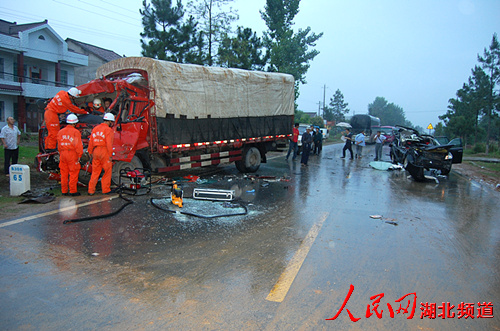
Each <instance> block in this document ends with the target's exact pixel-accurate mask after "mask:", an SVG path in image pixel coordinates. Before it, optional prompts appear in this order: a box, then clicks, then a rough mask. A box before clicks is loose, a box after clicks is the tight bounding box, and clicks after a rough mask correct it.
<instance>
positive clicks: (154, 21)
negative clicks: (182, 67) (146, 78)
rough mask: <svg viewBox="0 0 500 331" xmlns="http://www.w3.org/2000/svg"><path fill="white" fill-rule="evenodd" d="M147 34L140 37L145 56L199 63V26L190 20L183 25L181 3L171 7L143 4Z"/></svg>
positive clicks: (161, 0)
mask: <svg viewBox="0 0 500 331" xmlns="http://www.w3.org/2000/svg"><path fill="white" fill-rule="evenodd" d="M142 5H143V7H144V8H143V9H142V10H139V12H140V13H141V15H142V25H143V27H144V32H142V33H141V37H142V39H141V47H142V55H143V56H147V57H152V58H158V59H160V60H169V61H174V62H180V63H183V62H187V61H189V62H192V63H200V51H199V49H200V47H201V46H202V45H201V43H200V40H199V38H197V37H196V34H197V31H196V23H195V22H194V18H193V17H189V19H188V20H187V22H186V23H182V18H183V16H184V8H183V6H182V3H181V1H180V0H177V3H176V5H175V6H172V1H171V0H151V4H148V3H147V1H146V0H143V2H142Z"/></svg>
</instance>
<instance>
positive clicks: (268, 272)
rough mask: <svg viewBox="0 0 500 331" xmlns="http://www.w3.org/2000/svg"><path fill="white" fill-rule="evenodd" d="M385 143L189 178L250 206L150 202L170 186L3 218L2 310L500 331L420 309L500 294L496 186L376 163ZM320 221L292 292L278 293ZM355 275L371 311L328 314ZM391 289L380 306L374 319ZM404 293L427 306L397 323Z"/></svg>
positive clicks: (103, 324)
mask: <svg viewBox="0 0 500 331" xmlns="http://www.w3.org/2000/svg"><path fill="white" fill-rule="evenodd" d="M386 148H387V147H386ZM372 150H373V147H368V148H366V149H365V152H366V154H367V155H366V157H365V158H363V159H361V160H345V159H340V156H341V146H340V145H334V146H325V147H324V149H323V154H322V155H321V156H311V158H310V162H309V166H308V167H307V168H306V167H301V166H300V163H299V162H298V161H297V162H295V163H294V162H289V163H287V162H285V161H284V156H282V155H279V156H277V157H276V158H271V159H270V161H269V163H268V164H265V165H263V166H262V167H261V169H260V171H259V173H258V175H260V176H275V177H276V179H280V178H285V179H287V180H283V181H279V180H268V181H267V182H266V181H265V180H264V179H258V178H248V177H247V178H245V177H244V176H242V175H241V174H239V173H237V171H236V170H235V169H233V166H228V167H221V168H220V169H216V170H215V174H214V172H213V171H212V170H211V171H212V172H210V173H206V174H204V173H200V174H199V175H200V176H201V178H203V179H204V180H206V181H205V182H204V183H202V184H197V183H184V185H183V186H184V190H185V196H187V197H189V196H190V194H191V192H192V190H193V188H194V187H209V188H218V189H233V190H235V192H236V195H237V196H238V197H239V201H241V202H242V203H244V204H245V205H246V206H247V208H248V215H245V216H235V217H224V218H216V219H200V218H195V217H192V216H186V215H182V214H175V213H169V212H165V211H162V210H159V209H157V208H154V207H153V206H152V205H151V201H150V198H151V197H156V198H164V197H166V196H168V195H169V194H170V187H167V186H157V187H155V189H154V190H153V193H152V194H151V195H149V196H139V197H133V198H132V199H133V200H134V203H133V204H132V205H130V206H128V207H127V208H126V209H125V210H124V211H123V212H122V213H120V214H119V215H117V216H115V217H112V218H109V219H103V220H95V221H89V222H82V223H74V224H66V225H63V224H62V221H63V220H65V219H68V218H69V217H86V216H89V215H97V214H105V213H109V212H111V211H113V210H116V209H117V208H118V207H119V206H120V205H121V204H123V203H124V202H123V200H121V199H119V198H116V199H113V200H110V201H105V202H103V203H99V204H93V205H89V206H84V207H79V208H78V209H77V210H76V211H73V212H65V213H61V214H56V215H54V216H48V217H42V218H39V219H36V220H34V221H27V222H23V223H19V224H16V225H11V226H8V227H5V228H1V229H0V240H1V244H0V248H1V251H0V253H1V255H0V259H1V261H0V263H1V266H2V268H1V270H0V285H1V286H0V287H1V288H2V290H1V291H2V292H1V294H2V297H3V298H4V299H1V307H0V308H1V309H0V314H1V316H0V317H1V320H2V321H4V322H5V327H6V328H7V329H68V328H76V329H82V328H88V329H96V328H106V329H178V330H194V329H207V330H234V329H245V330H263V329H268V330H290V329H304V330H305V329H308V330H309V329H335V328H340V329H375V330H376V329H381V330H382V329H383V330H385V329H398V330H406V329H408V330H412V329H417V328H425V329H443V328H446V329H449V328H457V329H467V328H472V329H495V328H497V329H498V326H499V322H498V321H499V319H498V317H494V318H491V319H486V318H476V319H474V320H472V319H463V318H462V319H458V318H448V319H442V318H436V319H429V318H427V317H425V318H420V316H421V310H420V307H421V306H420V302H424V303H425V302H429V303H432V302H434V303H437V304H438V305H440V304H441V303H442V302H450V303H451V304H454V305H455V307H457V306H458V305H459V304H460V303H461V302H469V303H476V308H477V303H478V302H493V303H495V301H496V302H498V299H499V298H500V270H499V268H498V265H500V264H499V262H500V253H499V251H500V247H499V246H500V223H499V222H498V219H500V217H499V216H500V215H499V211H498V207H497V206H498V201H499V199H498V193H496V192H493V191H491V190H489V189H486V188H482V187H480V186H478V185H476V184H474V183H473V182H470V181H468V180H466V179H464V178H462V177H460V176H458V175H456V174H455V173H453V172H452V174H451V175H450V177H449V178H447V179H441V180H440V183H439V184H436V183H435V182H426V183H416V182H414V181H413V180H411V179H408V178H407V174H406V173H405V172H404V171H378V170H374V169H372V168H370V166H369V162H370V160H371V159H372V158H373V156H370V153H372V154H373V151H372ZM387 151H388V150H387ZM385 158H386V159H388V156H385ZM82 199H84V198H82ZM81 201H83V200H73V199H66V200H65V199H61V201H60V202H58V203H60V204H61V206H62V205H64V206H71V205H72V204H77V203H79V202H81ZM185 204H189V200H188V199H187V200H186V201H185ZM206 208H211V207H210V206H208V207H206ZM217 208H218V207H217ZM212 209H214V208H213V207H212ZM324 215H327V216H324ZM370 215H381V217H382V218H381V219H373V218H370ZM322 217H325V218H324V220H323V223H321V228H320V230H319V231H318V233H317V236H315V237H314V239H313V241H312V242H311V244H310V247H309V250H308V252H307V255H306V257H305V259H304V260H303V262H301V263H300V265H298V266H297V267H298V268H299V270H298V272H297V273H296V277H295V278H294V279H293V281H292V282H291V286H290V288H289V290H287V292H286V296H285V297H284V300H283V301H282V302H272V301H268V300H266V297H267V296H268V295H269V293H270V291H271V289H272V288H273V287H274V286H275V285H276V284H277V282H278V279H279V278H280V276H281V275H282V273H283V272H284V271H285V270H286V268H287V266H288V265H289V263H290V261H292V260H293V257H294V255H295V254H296V252H297V251H298V250H299V247H301V244H302V243H303V241H304V238H306V237H307V236H308V233H310V231H311V229H312V228H314V226H315V225H317V224H318V221H319V220H321V219H322ZM351 284H352V285H353V286H354V291H353V294H352V296H351V298H350V299H349V301H348V303H347V305H346V308H347V309H349V310H350V312H351V313H352V314H353V315H354V316H355V317H357V318H361V320H359V321H358V322H356V323H354V322H352V321H351V320H350V318H349V316H348V315H347V312H346V310H345V309H344V311H343V312H342V313H341V314H340V315H339V317H338V318H337V319H336V320H334V321H325V319H327V318H331V317H332V316H334V315H335V314H336V313H337V311H338V310H339V309H340V307H341V306H342V303H343V301H344V299H345V298H346V295H347V293H348V291H349V287H350V285H351ZM379 293H384V298H383V299H382V301H381V303H380V308H379V311H380V310H384V313H383V317H382V318H380V319H379V318H377V316H376V315H373V316H371V317H369V318H367V317H366V310H367V305H371V304H372V302H373V300H370V297H371V296H374V295H376V294H379ZM407 293H416V295H417V308H416V309H417V311H416V312H415V317H414V318H413V319H411V320H408V319H407V318H406V317H407V316H408V315H403V314H400V315H396V316H395V317H394V318H391V317H390V316H389V311H388V306H387V303H390V302H392V303H393V304H394V301H395V300H396V299H398V298H400V297H402V296H403V295H405V294H407ZM372 307H373V306H372ZM455 312H457V310H456V308H455ZM476 315H477V314H476ZM61 316H72V318H71V320H67V319H66V318H63V317H61Z"/></svg>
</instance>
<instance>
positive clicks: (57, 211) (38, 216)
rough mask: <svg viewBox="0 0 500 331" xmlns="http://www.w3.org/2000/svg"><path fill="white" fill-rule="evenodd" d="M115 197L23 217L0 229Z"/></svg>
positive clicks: (4, 224)
mask: <svg viewBox="0 0 500 331" xmlns="http://www.w3.org/2000/svg"><path fill="white" fill-rule="evenodd" d="M117 197H118V196H112V197H105V198H102V199H99V200H93V201H89V202H84V203H81V204H79V205H75V206H68V207H64V208H58V209H57V210H52V211H48V212H45V213H41V214H36V215H33V216H28V217H23V218H19V219H17V220H13V221H9V222H4V223H0V228H3V227H6V226H9V225H14V224H18V223H22V222H26V221H30V220H34V219H37V218H40V217H45V216H49V215H54V214H58V213H61V212H64V211H68V210H72V209H76V208H78V207H85V206H89V205H93V204H96V203H100V202H104V201H109V200H113V199H115V198H117Z"/></svg>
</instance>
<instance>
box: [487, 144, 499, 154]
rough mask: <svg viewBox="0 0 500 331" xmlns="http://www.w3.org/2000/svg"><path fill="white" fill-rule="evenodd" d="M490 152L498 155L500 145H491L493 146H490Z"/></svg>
mask: <svg viewBox="0 0 500 331" xmlns="http://www.w3.org/2000/svg"><path fill="white" fill-rule="evenodd" d="M489 152H490V153H491V154H496V153H498V145H497V144H496V143H491V144H490V150H489Z"/></svg>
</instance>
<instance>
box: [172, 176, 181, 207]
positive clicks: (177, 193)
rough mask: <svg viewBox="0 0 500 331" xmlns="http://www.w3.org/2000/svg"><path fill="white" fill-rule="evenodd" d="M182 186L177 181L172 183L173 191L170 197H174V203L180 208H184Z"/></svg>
mask: <svg viewBox="0 0 500 331" xmlns="http://www.w3.org/2000/svg"><path fill="white" fill-rule="evenodd" d="M182 197H183V192H182V187H181V186H180V185H177V182H175V181H174V182H173V183H172V191H171V192H170V198H171V199H172V203H173V204H174V205H176V206H177V207H179V208H182Z"/></svg>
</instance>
